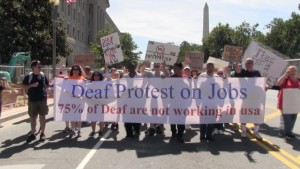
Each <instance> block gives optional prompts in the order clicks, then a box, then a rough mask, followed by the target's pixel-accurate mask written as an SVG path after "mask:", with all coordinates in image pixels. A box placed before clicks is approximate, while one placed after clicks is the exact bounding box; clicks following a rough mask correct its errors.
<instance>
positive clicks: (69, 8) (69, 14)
mask: <svg viewBox="0 0 300 169" xmlns="http://www.w3.org/2000/svg"><path fill="white" fill-rule="evenodd" d="M67 6H68V16H71V6H70V5H67Z"/></svg>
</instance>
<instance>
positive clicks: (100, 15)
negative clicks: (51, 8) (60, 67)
mask: <svg viewBox="0 0 300 169" xmlns="http://www.w3.org/2000/svg"><path fill="white" fill-rule="evenodd" d="M109 7H110V4H109V0H76V2H75V3H72V4H70V5H69V4H67V2H66V0H60V3H59V6H58V14H59V18H60V19H62V21H63V26H64V28H65V30H66V33H67V36H68V37H67V43H68V44H69V46H70V48H71V49H72V53H71V54H70V55H69V56H68V57H67V65H69V66H70V65H73V64H74V57H76V56H78V55H88V54H91V50H90V43H91V42H96V41H97V39H96V36H97V32H99V31H100V30H101V29H103V28H104V27H105V26H106V25H109V26H111V27H113V28H115V29H117V30H118V31H119V29H118V28H117V26H116V25H115V23H114V22H113V21H112V19H111V18H110V16H109V15H108V14H107V12H106V9H107V8H109ZM119 32H120V31H119ZM60 64H66V63H60Z"/></svg>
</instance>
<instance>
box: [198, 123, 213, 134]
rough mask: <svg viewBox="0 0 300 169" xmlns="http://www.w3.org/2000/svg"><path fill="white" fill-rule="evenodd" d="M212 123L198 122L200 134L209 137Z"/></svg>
mask: <svg viewBox="0 0 300 169" xmlns="http://www.w3.org/2000/svg"><path fill="white" fill-rule="evenodd" d="M214 127H215V125H214V124H200V133H201V135H202V136H205V135H206V137H211V136H212V132H213V130H214Z"/></svg>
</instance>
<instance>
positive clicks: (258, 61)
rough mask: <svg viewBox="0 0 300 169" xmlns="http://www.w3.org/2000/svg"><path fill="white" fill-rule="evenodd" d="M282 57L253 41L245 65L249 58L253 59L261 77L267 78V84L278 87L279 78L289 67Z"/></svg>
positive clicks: (248, 49)
mask: <svg viewBox="0 0 300 169" xmlns="http://www.w3.org/2000/svg"><path fill="white" fill-rule="evenodd" d="M280 56H283V55H282V54H279V53H278V52H276V51H274V50H272V49H269V48H267V47H265V46H263V45H261V44H259V43H257V42H256V41H251V43H250V45H249V46H248V48H247V50H246V51H245V55H244V59H243V65H245V62H246V59H247V58H252V59H253V61H254V69H255V70H258V71H259V72H260V74H261V76H263V77H267V84H268V85H269V86H273V85H276V82H277V78H279V77H280V76H281V75H282V73H283V72H284V71H285V68H286V67H287V65H288V63H287V62H286V61H284V59H283V58H281V57H280Z"/></svg>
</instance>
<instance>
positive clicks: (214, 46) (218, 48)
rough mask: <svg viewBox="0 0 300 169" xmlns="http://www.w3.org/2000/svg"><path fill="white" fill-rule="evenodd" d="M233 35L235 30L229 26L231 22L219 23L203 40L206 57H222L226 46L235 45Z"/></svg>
mask: <svg viewBox="0 0 300 169" xmlns="http://www.w3.org/2000/svg"><path fill="white" fill-rule="evenodd" d="M233 36H234V30H233V29H232V28H231V27H229V24H226V25H222V24H221V23H219V24H218V25H217V26H216V27H215V28H213V30H212V31H211V33H209V35H208V36H207V37H206V38H205V39H204V40H203V50H204V54H205V58H206V59H207V58H208V57H209V56H213V57H216V58H221V57H222V52H223V48H224V46H225V45H233Z"/></svg>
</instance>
